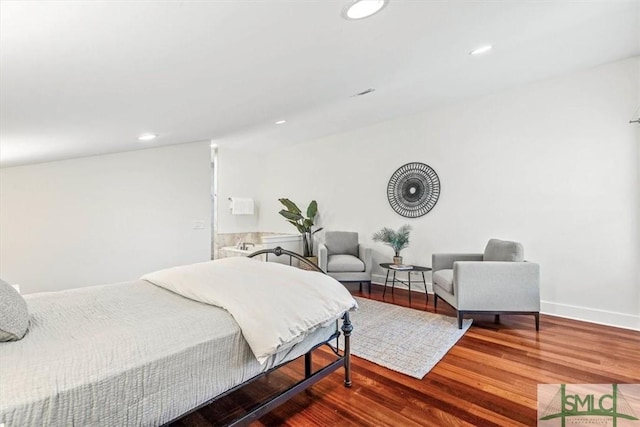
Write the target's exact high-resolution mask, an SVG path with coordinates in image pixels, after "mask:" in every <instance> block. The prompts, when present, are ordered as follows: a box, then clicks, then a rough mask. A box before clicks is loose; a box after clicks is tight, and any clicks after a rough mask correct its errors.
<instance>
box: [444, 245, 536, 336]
mask: <svg viewBox="0 0 640 427" xmlns="http://www.w3.org/2000/svg"><path fill="white" fill-rule="evenodd" d="M432 269H433V276H432V277H433V279H432V282H433V293H434V295H435V299H434V306H435V307H436V308H437V305H438V298H441V299H443V300H444V301H445V302H447V303H448V304H449V305H451V306H452V307H453V308H454V309H456V311H457V313H458V327H459V328H462V319H463V317H464V315H465V314H480V313H486V314H493V315H495V320H496V322H498V321H499V320H500V315H501V314H532V315H534V316H535V321H536V330H539V329H540V266H539V265H538V264H535V263H532V262H526V261H524V249H523V248H522V245H521V244H520V243H516V242H507V241H503V240H498V239H491V240H489V243H487V247H486V248H485V251H484V254H433V256H432Z"/></svg>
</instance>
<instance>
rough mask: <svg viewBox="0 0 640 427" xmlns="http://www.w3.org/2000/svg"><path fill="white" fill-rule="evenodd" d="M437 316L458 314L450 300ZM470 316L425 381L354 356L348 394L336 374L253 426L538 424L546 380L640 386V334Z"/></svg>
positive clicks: (186, 421) (285, 377)
mask: <svg viewBox="0 0 640 427" xmlns="http://www.w3.org/2000/svg"><path fill="white" fill-rule="evenodd" d="M350 288H351V286H350ZM353 289H354V290H353V294H354V295H357V296H362V297H369V295H368V294H367V293H366V292H365V293H363V294H361V293H359V292H358V290H357V286H356V287H355V288H353ZM407 295H408V293H407V292H406V291H402V290H400V291H396V293H395V296H393V297H391V296H390V295H389V294H387V296H386V302H388V303H393V304H398V305H403V306H408V297H407ZM370 297H371V298H372V299H376V300H382V287H379V286H376V285H374V286H373V289H372V293H371V296H370ZM412 300H413V305H412V308H414V309H417V310H426V311H430V312H433V311H434V309H433V296H430V298H429V304H428V305H425V302H424V294H417V293H414V294H413V295H412ZM440 305H441V306H442V307H441V306H440ZM438 313H441V314H447V315H451V316H453V314H454V313H453V310H452V309H451V308H450V307H448V306H447V305H446V304H444V303H441V304H439V306H438ZM472 317H473V319H474V322H473V325H472V326H471V328H470V329H469V331H468V332H467V333H466V334H465V336H464V337H463V338H462V339H461V340H460V341H459V342H458V343H457V344H456V345H455V346H454V347H453V348H452V349H451V351H449V353H447V355H446V356H445V357H444V358H443V359H442V360H441V361H440V362H439V363H438V364H437V365H436V366H435V367H434V368H433V369H432V370H431V372H429V373H428V374H427V375H426V376H425V377H424V378H423V379H422V380H417V379H414V378H411V377H408V376H406V375H402V374H399V373H396V372H393V371H390V370H388V369H385V368H383V367H381V366H378V365H375V364H373V363H370V362H367V361H366V360H363V359H360V358H358V357H356V356H353V357H352V361H353V387H352V388H351V389H347V388H344V387H343V385H342V381H343V375H342V373H343V371H342V370H339V371H338V372H335V373H333V374H332V375H330V376H329V377H327V378H325V379H324V380H322V381H320V382H319V383H318V384H316V385H314V386H313V387H312V388H311V389H309V390H307V391H306V392H303V393H301V394H299V395H297V396H296V397H294V398H293V399H292V400H290V401H289V402H287V403H285V404H284V405H282V406H280V407H279V408H277V409H275V410H274V411H272V412H271V413H269V414H267V415H266V416H264V417H262V418H261V419H260V420H259V421H258V422H255V423H254V424H252V425H253V426H256V427H257V426H349V425H358V426H403V427H404V426H519V425H522V426H532V425H536V405H537V403H536V395H537V385H538V384H540V383H543V384H544V383H552V384H558V383H567V384H571V383H581V384H585V383H598V384H610V383H640V332H634V331H628V330H624V329H617V328H611V327H607V326H600V325H595V324H591V323H585V322H579V321H575V320H568V319H562V318H558V317H552V316H544V315H543V316H541V319H540V332H539V333H536V331H535V327H534V321H533V316H502V318H501V322H500V324H494V323H493V316H484V317H483V316H472ZM380 327H384V325H380ZM355 334H357V331H354V335H355ZM329 358H330V354H329V353H328V352H327V351H324V350H319V351H316V353H315V354H314V362H316V363H318V362H323V361H328V360H329ZM303 371H304V368H303V363H302V360H298V361H295V362H292V363H291V364H290V365H289V366H287V367H285V368H283V369H281V370H279V371H277V372H276V373H273V374H270V375H269V376H267V377H266V378H264V379H263V380H260V381H258V382H257V383H256V384H252V385H250V386H249V387H246V388H244V389H242V390H240V391H239V392H236V393H234V394H233V395H231V396H229V397H228V398H225V400H224V401H223V402H221V403H218V404H216V406H213V405H211V406H208V407H205V408H203V409H201V410H199V411H198V412H196V413H194V414H191V415H189V416H187V417H185V418H183V419H182V420H180V421H178V422H177V423H175V426H213V425H219V424H220V423H224V421H225V420H226V419H227V418H228V417H230V416H235V415H236V414H238V413H240V412H241V411H242V408H248V407H250V406H251V405H252V404H253V403H254V402H256V399H261V398H264V397H265V396H268V395H270V394H272V393H274V392H276V391H277V390H279V389H281V388H284V387H285V386H286V385H288V384H292V383H293V382H295V381H297V380H299V379H300V378H302V372H303Z"/></svg>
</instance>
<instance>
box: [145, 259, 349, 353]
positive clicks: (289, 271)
mask: <svg viewBox="0 0 640 427" xmlns="http://www.w3.org/2000/svg"><path fill="white" fill-rule="evenodd" d="M141 279H143V280H146V281H148V282H150V283H153V284H154V285H157V286H160V287H163V288H165V289H168V290H170V291H172V292H175V293H177V294H180V295H182V296H184V297H186V298H189V299H192V300H195V301H200V302H204V303H207V304H211V305H215V306H218V307H222V308H224V309H225V310H227V311H228V312H229V313H231V315H232V316H233V317H234V319H235V320H236V322H237V323H238V325H239V326H240V329H241V330H242V335H243V336H244V338H245V340H246V341H247V342H248V343H249V346H250V347H251V350H252V351H253V354H254V355H255V357H256V359H258V362H260V363H264V362H265V361H266V360H267V359H268V358H269V356H271V355H273V354H275V353H276V352H278V351H281V350H283V349H286V348H288V347H290V346H292V345H294V344H296V343H298V342H300V341H302V340H303V339H304V337H305V336H306V335H307V334H309V333H310V332H312V331H314V330H315V329H317V328H319V327H321V326H323V325H326V324H327V323H328V322H331V321H335V320H336V319H338V318H339V317H340V316H341V315H342V314H343V313H344V312H346V311H348V310H351V309H354V308H357V303H356V301H355V300H354V299H353V297H352V296H351V294H350V293H349V292H348V291H347V290H346V289H345V288H344V286H343V285H342V284H340V282H338V281H337V280H335V279H333V278H332V277H329V276H327V275H325V274H323V273H319V272H312V271H305V270H300V269H297V268H292V267H290V266H287V265H283V264H279V263H274V262H264V261H258V260H254V259H251V258H245V257H232V258H222V259H219V260H215V261H208V262H203V263H198V264H191V265H185V266H180V267H174V268H169V269H166V270H160V271H156V272H153V273H149V274H145V275H144V276H142V278H141Z"/></svg>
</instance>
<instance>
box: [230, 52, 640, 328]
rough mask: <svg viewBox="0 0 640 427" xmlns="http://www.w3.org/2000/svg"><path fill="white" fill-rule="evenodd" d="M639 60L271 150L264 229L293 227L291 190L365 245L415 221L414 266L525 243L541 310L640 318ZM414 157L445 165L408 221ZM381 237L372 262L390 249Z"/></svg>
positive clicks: (606, 319)
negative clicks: (396, 189)
mask: <svg viewBox="0 0 640 427" xmlns="http://www.w3.org/2000/svg"><path fill="white" fill-rule="evenodd" d="M639 67H640V59H639V58H633V59H630V60H626V61H621V62H617V63H612V64H608V65H604V66H600V67H597V68H594V69H590V70H587V71H582V72H578V73H575V74H572V75H568V76H564V77H560V78H555V79H552V80H546V81H543V82H538V83H535V84H531V85H527V86H525V87H521V88H517V89H513V90H510V91H507V92H502V93H498V94H494V95H492V96H487V97H482V98H475V99H472V100H468V101H466V102H464V103H461V104H456V105H450V106H447V107H444V108H440V109H436V110H432V111H427V112H424V113H422V114H418V115H413V116H409V117H403V118H400V119H396V120H393V121H388V122H384V123H379V124H377V125H375V126H371V127H367V128H363V129H359V130H357V131H354V132H349V133H343V134H339V135H334V136H331V137H327V138H323V139H320V140H316V141H310V142H308V143H304V144H299V145H297V146H294V147H292V148H288V149H281V150H277V151H274V152H271V153H270V154H269V155H268V156H267V157H266V158H265V157H261V164H262V165H263V167H262V169H261V177H262V181H261V184H260V185H259V186H258V185H256V186H255V187H254V188H255V189H256V190H255V191H256V192H259V194H258V196H257V198H258V200H259V201H260V203H261V215H260V228H261V229H263V230H270V231H283V232H291V229H290V226H289V225H288V224H286V223H285V222H284V221H283V220H282V218H281V217H280V216H279V215H278V214H277V212H278V210H279V209H280V208H279V206H278V202H277V198H278V197H282V196H286V197H289V198H291V199H292V200H294V201H295V202H298V203H299V204H301V205H305V206H306V203H308V202H309V200H311V199H312V198H315V199H317V201H318V203H319V209H320V217H319V222H320V225H323V226H324V227H325V228H327V229H342V230H354V231H358V232H359V233H360V236H361V239H362V240H363V241H365V242H369V243H371V235H372V234H373V232H375V231H376V230H378V229H380V228H381V227H383V226H390V227H398V226H400V225H402V224H405V223H408V224H411V225H412V226H413V228H414V230H413V233H412V238H411V246H410V247H409V248H408V249H406V250H405V251H403V253H402V255H403V256H404V257H405V262H408V263H413V264H419V265H420V264H421V265H427V266H429V265H431V254H432V253H434V252H450V251H460V252H482V251H483V249H484V245H485V244H486V242H487V240H488V239H489V238H491V237H497V238H502V239H513V240H517V241H520V242H522V243H523V244H524V247H525V254H526V258H527V259H529V260H533V261H536V262H539V263H540V264H541V268H542V285H541V286H542V289H541V293H542V295H541V297H542V300H543V310H544V311H545V312H547V313H554V314H558V315H565V316H570V317H574V318H582V319H585V320H590V321H595V322H601V323H609V324H614V325H619V326H623V327H630V328H635V329H640V316H639V314H640V291H639V288H640V278H639V277H640V276H639V263H640V261H639V260H640V249H639V247H640V245H639V240H640V236H639V227H638V222H639V211H640V200H639V192H640V183H639V178H638V167H639V165H638V163H639V160H638V159H639V153H638V150H639V144H638V132H639V131H638V127H637V126H636V125H630V124H628V120H629V118H630V116H631V115H632V114H633V113H634V112H635V111H636V110H637V108H638V107H639V106H640V96H639V93H640V92H639V86H640V83H639V80H640V78H639V69H640V68H639ZM372 96H375V95H372ZM261 156H262V155H261ZM413 161H419V162H424V163H427V164H429V165H430V166H432V167H433V168H434V169H435V170H436V172H437V173H438V175H439V177H440V180H441V185H442V194H441V197H440V200H439V202H438V204H437V205H436V207H435V208H434V209H433V210H432V211H431V212H430V213H428V214H427V215H426V216H423V217H421V218H417V219H405V218H402V217H400V216H399V215H397V214H395V213H394V212H393V211H392V209H391V207H390V206H389V204H388V202H387V199H386V185H387V182H388V179H389V177H390V176H391V174H392V173H393V172H394V171H395V170H396V169H397V168H398V167H399V166H401V165H403V164H405V163H407V162H413ZM220 185H221V187H223V186H225V185H226V184H225V183H224V182H223V180H222V179H221V180H220ZM373 247H374V250H375V252H374V257H375V262H376V263H379V262H385V261H389V260H390V258H391V256H392V255H393V254H392V252H391V250H390V249H389V248H387V247H385V246H382V245H380V244H373ZM374 273H376V274H378V275H380V274H382V270H380V269H378V270H377V271H375V272H374ZM375 278H377V279H378V280H380V279H381V277H380V276H376V277H375Z"/></svg>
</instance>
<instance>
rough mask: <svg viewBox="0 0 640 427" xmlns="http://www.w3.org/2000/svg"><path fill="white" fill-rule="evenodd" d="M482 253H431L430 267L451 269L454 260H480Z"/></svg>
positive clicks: (436, 269)
mask: <svg viewBox="0 0 640 427" xmlns="http://www.w3.org/2000/svg"><path fill="white" fill-rule="evenodd" d="M483 259H484V254H433V255H431V269H432V270H433V271H434V272H436V271H438V270H451V269H453V263H454V262H456V261H482V260H483Z"/></svg>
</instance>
